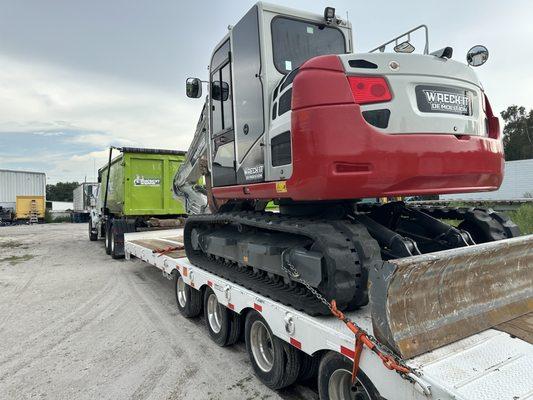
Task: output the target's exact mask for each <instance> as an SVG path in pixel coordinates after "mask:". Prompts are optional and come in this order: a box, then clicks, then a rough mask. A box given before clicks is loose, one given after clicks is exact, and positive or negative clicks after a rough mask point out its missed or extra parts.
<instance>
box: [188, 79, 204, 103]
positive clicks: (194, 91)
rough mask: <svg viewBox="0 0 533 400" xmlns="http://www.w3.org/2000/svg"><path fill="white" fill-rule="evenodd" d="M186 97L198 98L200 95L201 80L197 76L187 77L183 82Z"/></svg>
mask: <svg viewBox="0 0 533 400" xmlns="http://www.w3.org/2000/svg"><path fill="white" fill-rule="evenodd" d="M185 92H186V93H187V97H190V98H192V99H198V98H200V97H202V81H201V80H200V79H198V78H187V81H186V82H185Z"/></svg>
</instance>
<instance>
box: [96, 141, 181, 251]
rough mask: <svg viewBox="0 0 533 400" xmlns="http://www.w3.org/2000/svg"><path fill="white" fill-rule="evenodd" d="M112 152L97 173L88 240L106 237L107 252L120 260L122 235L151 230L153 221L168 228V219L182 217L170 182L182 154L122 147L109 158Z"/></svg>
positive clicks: (179, 202) (179, 205) (179, 152)
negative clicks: (94, 201)
mask: <svg viewBox="0 0 533 400" xmlns="http://www.w3.org/2000/svg"><path fill="white" fill-rule="evenodd" d="M112 150H113V149H110V162H108V163H107V164H106V165H105V166H104V167H102V168H100V169H99V170H98V181H99V182H100V190H99V193H98V204H97V207H96V210H94V212H93V213H92V214H93V215H92V218H91V221H90V222H89V238H90V239H91V240H97V239H98V237H103V238H105V244H106V251H107V253H108V254H110V255H112V256H113V257H114V258H119V257H122V256H123V255H124V249H123V246H124V233H126V232H135V231H137V230H140V229H150V228H154V221H157V222H156V223H155V225H156V227H157V225H159V224H161V225H164V226H168V222H169V221H168V220H172V219H179V218H180V217H182V216H184V214H185V207H184V205H183V203H182V202H181V201H180V200H178V199H176V198H174V197H173V192H172V180H173V178H174V175H175V173H176V171H177V170H178V168H179V166H180V165H181V163H182V162H183V160H184V158H185V152H183V151H176V150H161V149H144V148H131V147H122V148H118V150H119V151H120V154H119V155H118V156H116V157H114V158H112V159H111V154H112ZM109 170H111V173H110V175H109V178H108V176H107V174H108V171H109ZM107 187H109V190H108V191H107V193H106V189H107ZM106 194H107V196H106ZM161 221H163V222H161Z"/></svg>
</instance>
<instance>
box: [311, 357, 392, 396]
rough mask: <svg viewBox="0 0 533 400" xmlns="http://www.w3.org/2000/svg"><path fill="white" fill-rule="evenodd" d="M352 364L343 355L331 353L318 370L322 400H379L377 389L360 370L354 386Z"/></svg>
mask: <svg viewBox="0 0 533 400" xmlns="http://www.w3.org/2000/svg"><path fill="white" fill-rule="evenodd" d="M352 366H353V365H352V362H351V361H350V360H348V359H347V358H346V357H344V356H343V355H341V354H339V353H337V352H334V351H330V352H329V353H328V354H326V355H325V356H324V357H323V358H322V361H321V362H320V368H319V369H318V394H319V397H320V399H322V400H350V399H351V400H354V399H355V400H379V399H381V396H380V395H379V393H378V391H377V389H376V388H375V386H374V385H373V384H372V382H371V381H370V379H368V377H367V376H366V375H365V374H364V372H363V371H361V370H359V372H358V374H357V380H356V382H355V385H354V386H352Z"/></svg>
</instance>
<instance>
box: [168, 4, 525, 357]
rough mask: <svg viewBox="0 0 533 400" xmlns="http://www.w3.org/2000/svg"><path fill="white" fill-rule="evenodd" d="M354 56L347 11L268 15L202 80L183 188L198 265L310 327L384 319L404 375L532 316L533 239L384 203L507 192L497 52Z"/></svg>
mask: <svg viewBox="0 0 533 400" xmlns="http://www.w3.org/2000/svg"><path fill="white" fill-rule="evenodd" d="M416 35H419V36H422V41H423V42H425V45H424V46H423V50H422V51H421V52H419V53H415V45H414V44H413V41H412V38H413V37H415V36H416ZM390 47H392V51H390ZM353 49H354V41H353V39H352V27H351V24H350V22H349V21H347V20H346V19H343V18H340V17H339V16H338V15H336V13H335V9H334V8H332V7H327V8H326V9H325V10H324V14H323V15H320V14H312V13H309V12H305V11H298V10H293V9H289V8H286V7H282V6H279V5H270V4H266V3H261V2H260V3H257V4H256V5H254V6H253V7H252V8H251V9H250V10H249V11H248V12H247V13H246V14H245V15H244V17H242V18H241V19H240V20H239V21H238V23H237V24H236V25H234V26H230V27H228V32H227V34H226V35H225V36H224V38H223V39H222V40H221V41H220V42H219V43H218V44H217V45H216V46H215V48H214V51H213V53H212V56H211V61H210V64H209V68H208V71H209V78H208V80H206V81H202V80H201V79H199V78H189V79H187V82H186V94H187V96H188V97H190V98H200V97H202V87H203V84H205V85H206V86H207V91H208V93H207V96H206V100H205V104H204V106H203V109H202V112H201V115H200V119H199V121H198V124H197V127H196V132H195V136H194V138H193V140H192V144H191V147H190V149H189V151H188V152H187V158H186V161H185V162H184V163H183V165H182V166H181V168H180V169H179V171H178V172H177V174H176V176H175V179H174V184H173V189H174V192H175V194H176V196H179V197H180V198H182V199H184V201H185V204H186V208H187V212H188V214H189V216H188V218H187V220H186V223H185V227H184V245H185V251H186V254H187V257H188V258H189V260H190V262H191V263H193V264H195V265H200V266H201V267H202V268H204V269H207V270H209V271H210V272H212V273H215V274H217V275H219V276H221V277H223V278H225V279H228V280H231V281H233V282H236V283H238V284H241V285H243V286H244V287H246V288H248V289H250V290H254V291H256V292H257V293H260V294H261V295H264V296H267V297H269V298H272V299H273V300H275V301H279V302H281V303H283V304H285V305H288V306H291V307H293V308H295V309H297V310H301V311H304V312H306V313H308V314H310V315H325V314H328V313H329V312H330V310H328V307H326V306H325V305H324V302H321V301H320V298H325V299H327V300H328V301H331V300H335V302H336V306H337V307H338V309H339V310H345V311H350V310H356V309H358V308H361V307H371V315H372V322H373V330H374V335H375V336H376V337H377V338H378V339H379V340H380V341H381V342H383V343H385V344H386V345H387V346H388V347H389V348H390V349H392V350H393V351H394V352H395V353H396V354H399V355H400V356H402V357H412V356H414V355H418V354H421V353H424V352H426V351H429V350H431V349H434V348H437V347H440V346H443V345H445V344H448V343H451V342H453V341H456V340H459V339H461V338H463V337H466V336H468V335H471V334H473V333H477V332H480V331H482V330H484V329H488V328H490V327H494V326H496V325H498V324H501V323H504V322H506V321H509V320H512V319H515V318H519V317H521V316H523V315H527V314H529V313H531V311H532V310H533V300H532V298H533V296H532V295H533V268H532V265H533V250H532V243H533V235H531V236H520V232H519V229H518V227H517V226H516V224H514V223H513V222H512V221H510V220H509V219H508V218H507V217H506V216H505V215H503V214H501V213H498V212H495V211H493V210H492V209H482V208H467V209H465V208H457V207H430V206H418V205H416V204H411V203H409V202H404V201H401V200H395V201H387V202H384V201H378V200H377V199H382V198H387V199H398V198H399V199H402V198H406V197H410V196H431V195H440V194H449V193H465V192H480V191H493V190H497V189H498V188H499V186H500V184H501V183H502V179H503V173H504V171H503V168H504V153H503V147H502V142H501V133H500V127H499V122H498V118H497V117H496V116H495V115H494V113H493V110H492V107H491V104H490V102H489V99H488V97H487V94H486V93H485V91H484V89H483V86H482V85H481V82H480V81H479V79H478V77H477V76H476V73H475V72H474V70H473V68H472V67H476V66H479V65H481V64H483V63H485V61H486V60H487V59H488V50H487V49H486V48H485V47H484V46H475V47H473V48H472V49H471V50H470V51H469V52H468V55H467V64H465V63H462V62H459V61H455V60H453V59H452V57H453V49H452V48H451V47H445V48H443V49H439V50H436V51H433V52H430V50H429V39H428V28H427V27H426V26H425V25H421V26H419V27H416V28H414V29H412V30H410V31H408V32H406V33H404V34H402V35H400V36H398V37H395V38H394V39H392V40H390V41H388V42H386V43H384V44H382V45H380V46H378V47H376V48H375V49H373V50H371V51H368V52H354V50H353ZM272 202H274V203H275V204H276V205H277V206H278V209H277V211H275V212H272V211H268V210H267V205H268V204H272Z"/></svg>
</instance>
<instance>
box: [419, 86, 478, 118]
mask: <svg viewBox="0 0 533 400" xmlns="http://www.w3.org/2000/svg"><path fill="white" fill-rule="evenodd" d="M416 100H417V103H418V109H419V110H420V111H422V112H439V113H447V114H460V115H471V104H472V94H471V92H470V91H468V90H464V89H458V88H451V87H441V86H425V85H420V86H417V87H416Z"/></svg>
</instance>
